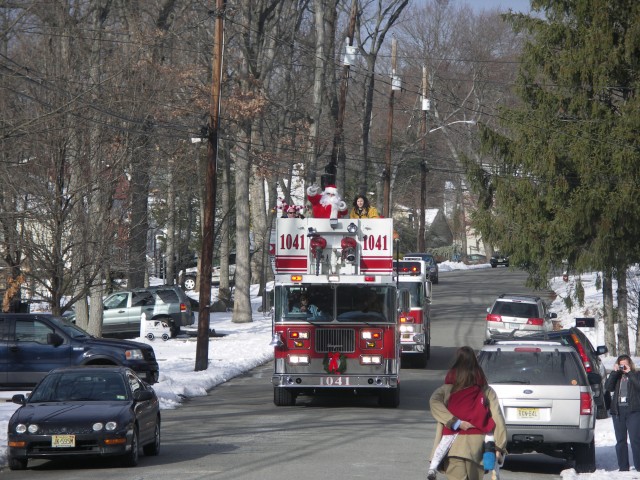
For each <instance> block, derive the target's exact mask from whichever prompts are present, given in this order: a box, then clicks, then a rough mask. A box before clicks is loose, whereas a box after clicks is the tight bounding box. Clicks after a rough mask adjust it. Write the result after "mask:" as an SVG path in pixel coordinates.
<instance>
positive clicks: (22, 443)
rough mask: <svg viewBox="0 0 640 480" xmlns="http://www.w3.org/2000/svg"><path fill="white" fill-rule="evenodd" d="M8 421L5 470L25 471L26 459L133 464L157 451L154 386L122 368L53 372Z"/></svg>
mask: <svg viewBox="0 0 640 480" xmlns="http://www.w3.org/2000/svg"><path fill="white" fill-rule="evenodd" d="M12 401H13V402H14V403H17V404H19V405H22V406H21V407H20V408H18V410H16V411H15V413H14V414H13V415H12V417H11V419H10V420H9V427H8V446H9V455H8V456H9V468H10V469H11V470H24V469H25V468H27V463H28V461H29V459H31V458H38V459H57V458H65V457H79V456H82V457H86V456H96V457H103V456H120V457H121V458H122V461H121V463H122V464H123V466H128V467H134V466H136V465H137V464H138V455H139V450H140V447H142V449H143V451H144V454H145V455H158V453H159V452H160V407H159V403H158V398H157V397H156V394H155V392H154V391H153V388H152V387H151V386H149V385H147V384H145V383H144V382H143V381H142V380H140V378H139V377H138V376H137V375H136V374H135V372H133V371H132V370H131V369H129V368H125V367H109V366H96V367H68V368H61V369H57V370H53V371H52V372H50V373H49V374H48V375H47V376H46V377H44V378H43V379H42V381H41V382H40V383H39V384H38V385H37V386H36V387H35V388H34V390H33V391H32V392H31V394H30V395H29V397H28V398H26V397H25V396H24V395H22V394H20V395H14V396H13V398H12Z"/></svg>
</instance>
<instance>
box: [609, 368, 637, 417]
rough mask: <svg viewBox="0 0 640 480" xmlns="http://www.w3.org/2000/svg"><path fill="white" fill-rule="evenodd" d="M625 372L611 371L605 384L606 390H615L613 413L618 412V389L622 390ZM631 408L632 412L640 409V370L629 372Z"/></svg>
mask: <svg viewBox="0 0 640 480" xmlns="http://www.w3.org/2000/svg"><path fill="white" fill-rule="evenodd" d="M622 375H623V373H622V372H621V371H620V370H614V371H612V372H611V374H610V375H609V377H608V378H607V381H606V383H605V384H604V388H605V390H607V391H609V392H613V395H612V397H611V414H612V415H617V414H618V391H619V390H620V379H621V378H622ZM627 376H628V377H629V394H628V397H629V400H628V403H629V408H630V409H631V411H632V412H638V411H640V372H629V373H627Z"/></svg>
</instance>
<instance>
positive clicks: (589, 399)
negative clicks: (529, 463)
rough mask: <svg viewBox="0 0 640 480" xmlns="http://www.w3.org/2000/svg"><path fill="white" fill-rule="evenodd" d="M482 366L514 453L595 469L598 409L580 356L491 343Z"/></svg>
mask: <svg viewBox="0 0 640 480" xmlns="http://www.w3.org/2000/svg"><path fill="white" fill-rule="evenodd" d="M478 361H479V362H480V365H481V366H482V369H483V370H484V373H485V375H486V376H487V381H488V382H489V385H490V386H491V387H492V388H493V389H494V390H495V392H496V394H497V395H498V399H499V401H500V407H501V408H502V413H503V414H504V419H505V422H506V425H507V442H508V445H507V450H508V451H509V452H510V453H528V452H538V453H544V454H547V455H551V456H554V457H562V458H565V459H568V460H573V461H574V462H575V469H576V471H577V472H579V473H584V472H593V471H594V470H595V468H596V451H595V442H594V428H595V422H596V406H595V404H594V401H593V392H592V391H591V387H590V384H593V383H599V382H600V381H601V378H600V375H599V374H597V373H589V374H587V373H586V372H585V369H584V367H583V365H582V361H581V360H580V356H579V355H578V353H577V352H576V351H575V349H573V348H572V347H569V346H564V345H562V344H560V343H558V342H539V341H534V342H532V341H525V340H514V341H491V342H490V343H489V344H487V345H485V346H484V347H483V348H482V350H481V351H480V352H479V353H478Z"/></svg>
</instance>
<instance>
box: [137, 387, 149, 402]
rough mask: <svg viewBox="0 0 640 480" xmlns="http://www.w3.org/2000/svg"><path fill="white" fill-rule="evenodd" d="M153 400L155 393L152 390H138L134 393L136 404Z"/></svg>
mask: <svg viewBox="0 0 640 480" xmlns="http://www.w3.org/2000/svg"><path fill="white" fill-rule="evenodd" d="M152 398H153V392H151V390H136V391H135V392H134V393H133V399H134V400H135V401H136V402H146V401H147V400H151V399H152Z"/></svg>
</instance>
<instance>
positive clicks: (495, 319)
mask: <svg viewBox="0 0 640 480" xmlns="http://www.w3.org/2000/svg"><path fill="white" fill-rule="evenodd" d="M501 321H502V317H501V316H500V315H496V314H495V313H490V314H488V315H487V322H501Z"/></svg>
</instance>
